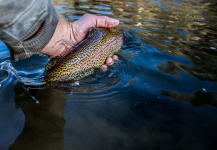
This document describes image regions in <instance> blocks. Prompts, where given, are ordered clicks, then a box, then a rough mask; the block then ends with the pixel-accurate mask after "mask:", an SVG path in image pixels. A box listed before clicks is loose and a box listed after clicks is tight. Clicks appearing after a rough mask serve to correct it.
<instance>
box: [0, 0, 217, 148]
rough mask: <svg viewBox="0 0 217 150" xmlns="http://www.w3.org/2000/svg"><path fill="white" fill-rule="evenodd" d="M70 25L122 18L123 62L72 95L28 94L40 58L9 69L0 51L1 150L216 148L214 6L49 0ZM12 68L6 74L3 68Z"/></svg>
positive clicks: (158, 0) (157, 0) (194, 0)
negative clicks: (25, 83)
mask: <svg viewBox="0 0 217 150" xmlns="http://www.w3.org/2000/svg"><path fill="white" fill-rule="evenodd" d="M52 2H53V3H54V5H55V6H56V9H57V11H59V12H60V13H61V14H62V16H63V17H64V18H65V19H67V20H70V21H74V20H77V19H79V18H80V17H81V16H82V15H83V14H85V13H94V14H95V13H97V14H103V15H107V16H110V17H114V18H117V19H119V20H120V27H121V28H123V29H125V30H126V31H127V32H126V34H127V37H128V38H127V43H126V44H125V45H124V46H123V47H122V49H121V52H120V53H119V55H120V57H121V59H120V61H118V62H117V63H116V64H115V65H114V66H113V67H111V68H110V70H109V71H108V72H106V73H105V74H101V75H92V76H90V77H88V78H86V79H83V80H82V81H81V82H80V86H79V87H78V88H75V89H71V91H63V90H60V89H54V88H47V89H40V90H30V93H31V95H33V96H35V97H36V98H37V100H38V101H39V103H36V101H34V100H32V99H31V98H30V97H29V95H28V94H26V93H25V91H24V90H23V88H22V87H21V86H20V85H19V84H18V82H17V81H18V80H17V79H16V77H15V76H14V75H13V74H12V73H11V69H9V68H11V67H12V66H13V67H14V68H15V69H16V70H17V73H18V74H19V76H20V77H21V78H22V79H26V80H28V79H33V78H37V77H38V76H39V75H40V74H41V73H42V72H43V67H44V65H45V64H46V62H47V60H48V58H47V57H45V56H42V55H35V56H33V57H31V59H28V60H22V61H18V62H13V61H10V55H9V52H8V49H7V47H5V46H4V45H3V43H0V56H1V59H0V62H1V69H2V70H4V71H2V72H1V74H0V79H1V82H0V150H6V149H9V148H10V149H22V150H24V149H25V150H27V149H28V150H29V149H34V150H39V149H40V150H42V149H46V150H47V149H52V150H53V149H56V150H63V149H66V150H72V149H73V150H98V149H99V150H102V149H103V150H107V149H108V150H116V149H117V150H121V149H124V150H126V149H129V150H168V149H177V150H195V149H197V150H214V149H216V147H217V144H216V138H217V128H216V127H217V117H216V115H217V108H216V106H217V9H216V8H217V3H216V1H214V0H213V1H208V0H201V1H199V0H191V1H187V0H173V1H172V0H149V1H148V0H147V1H144V0H143V1H142V0H135V1H132V2H130V1H122V0H120V1H109V0H107V1H87V0H82V1H71V0H70V1H69V0H53V1H52ZM10 62H11V63H12V66H10Z"/></svg>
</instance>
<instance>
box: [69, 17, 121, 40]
mask: <svg viewBox="0 0 217 150" xmlns="http://www.w3.org/2000/svg"><path fill="white" fill-rule="evenodd" d="M118 24H119V20H117V19H113V18H110V17H107V16H98V15H93V14H85V15H83V16H82V17H81V18H80V19H79V20H77V21H75V22H73V23H72V25H73V31H74V34H76V35H75V36H74V37H75V39H76V41H77V42H80V41H82V40H83V39H84V38H85V37H86V35H87V34H88V32H89V30H90V28H91V27H104V28H110V27H115V26H117V25H118Z"/></svg>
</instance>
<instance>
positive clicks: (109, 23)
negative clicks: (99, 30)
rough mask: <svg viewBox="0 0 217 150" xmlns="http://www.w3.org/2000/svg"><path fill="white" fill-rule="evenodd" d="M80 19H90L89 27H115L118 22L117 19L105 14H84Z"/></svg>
mask: <svg viewBox="0 0 217 150" xmlns="http://www.w3.org/2000/svg"><path fill="white" fill-rule="evenodd" d="M81 20H90V21H91V24H89V27H105V28H110V27H115V26H117V25H118V24H119V20H117V19H113V18H110V17H107V16H98V15H93V14H85V15H84V16H83V17H82V18H81Z"/></svg>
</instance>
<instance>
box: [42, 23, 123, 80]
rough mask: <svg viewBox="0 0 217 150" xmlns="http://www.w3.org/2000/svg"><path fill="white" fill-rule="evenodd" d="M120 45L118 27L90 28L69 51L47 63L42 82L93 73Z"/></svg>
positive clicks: (120, 35) (75, 78) (120, 36)
mask: <svg viewBox="0 0 217 150" xmlns="http://www.w3.org/2000/svg"><path fill="white" fill-rule="evenodd" d="M122 45H123V34H122V32H121V30H120V29H119V28H117V27H112V28H92V29H91V30H90V32H89V34H88V36H87V37H86V38H85V39H84V40H83V41H82V42H81V43H80V44H78V46H76V47H75V48H74V49H73V50H72V51H71V52H69V53H68V54H67V55H65V56H63V57H61V58H56V59H51V60H50V61H49V62H48V63H47V65H46V66H45V73H44V77H43V79H42V82H46V83H52V82H74V81H78V80H80V79H82V78H84V77H86V76H88V75H90V74H93V73H94V72H95V70H96V69H97V68H99V67H100V66H101V65H103V64H104V62H105V60H106V58H108V57H110V56H112V55H113V54H114V53H116V52H118V51H119V50H120V49H121V46H122Z"/></svg>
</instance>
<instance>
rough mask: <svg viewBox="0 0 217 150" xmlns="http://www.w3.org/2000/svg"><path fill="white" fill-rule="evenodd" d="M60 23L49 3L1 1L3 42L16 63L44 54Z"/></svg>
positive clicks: (0, 20) (40, 1)
mask: <svg viewBox="0 0 217 150" xmlns="http://www.w3.org/2000/svg"><path fill="white" fill-rule="evenodd" d="M57 23H58V17H57V14H56V12H55V9H54V7H53V6H52V4H51V2H50V1H49V0H19V1H17V0H0V39H1V40H2V41H3V42H4V43H6V45H7V46H8V47H9V50H10V52H11V56H12V58H13V59H14V60H19V59H25V58H28V57H30V56H31V55H33V54H35V53H38V52H39V51H41V50H42V49H43V48H44V47H45V46H46V45H47V43H48V42H49V41H50V39H51V38H52V36H53V34H54V31H55V29H56V26H57Z"/></svg>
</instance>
